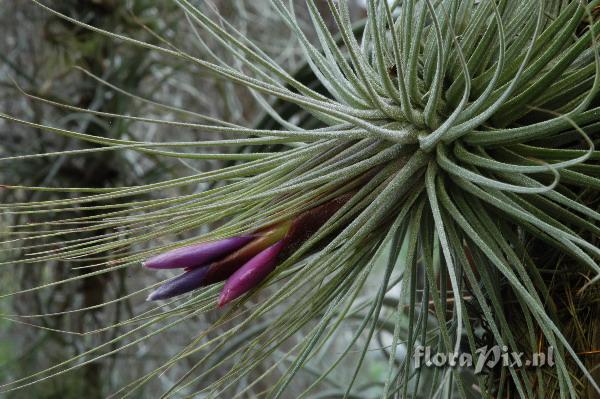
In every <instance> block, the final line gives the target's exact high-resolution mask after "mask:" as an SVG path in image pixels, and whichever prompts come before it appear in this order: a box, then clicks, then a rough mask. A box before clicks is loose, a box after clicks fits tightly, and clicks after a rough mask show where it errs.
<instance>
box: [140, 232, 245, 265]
mask: <svg viewBox="0 0 600 399" xmlns="http://www.w3.org/2000/svg"><path fill="white" fill-rule="evenodd" d="M252 239H253V237H249V236H244V237H231V238H226V239H224V240H219V241H212V242H204V243H201V244H194V245H188V246H186V247H181V248H176V249H174V250H172V251H168V252H165V253H163V254H160V255H157V256H153V257H151V258H150V259H148V260H147V261H145V262H144V267H148V268H150V269H177V268H184V267H186V268H188V267H189V268H196V267H199V266H204V265H207V264H209V263H211V262H213V261H215V260H217V259H219V258H221V257H223V256H225V255H227V254H228V253H230V252H233V251H235V250H237V249H239V248H241V247H242V246H244V245H246V244H247V243H249V242H250V241H251V240H252Z"/></svg>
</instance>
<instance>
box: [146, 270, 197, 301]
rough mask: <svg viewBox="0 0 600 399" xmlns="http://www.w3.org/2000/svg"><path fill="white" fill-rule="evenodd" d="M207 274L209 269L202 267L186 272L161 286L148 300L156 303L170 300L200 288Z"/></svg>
mask: <svg viewBox="0 0 600 399" xmlns="http://www.w3.org/2000/svg"><path fill="white" fill-rule="evenodd" d="M207 272H208V267H200V268H197V269H194V270H192V271H189V272H185V273H183V274H181V275H179V276H177V277H175V278H174V279H173V280H171V281H169V282H167V283H165V284H163V285H161V286H160V287H159V288H158V289H157V290H156V291H154V292H153V293H151V294H150V295H148V298H147V299H146V300H147V301H156V300H159V299H168V298H172V297H174V296H177V295H181V294H185V293H186V292H190V291H193V290H195V289H196V288H200V287H201V286H202V283H203V282H204V277H205V276H206V273H207Z"/></svg>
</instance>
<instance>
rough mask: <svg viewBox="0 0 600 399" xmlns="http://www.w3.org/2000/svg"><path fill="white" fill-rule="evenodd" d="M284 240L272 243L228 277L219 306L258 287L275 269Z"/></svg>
mask: <svg viewBox="0 0 600 399" xmlns="http://www.w3.org/2000/svg"><path fill="white" fill-rule="evenodd" d="M283 246H284V242H283V240H281V241H279V242H277V243H275V244H273V245H271V246H270V247H268V248H267V249H265V250H263V251H262V252H260V253H259V254H258V255H256V256H255V257H253V258H252V259H250V260H249V261H248V262H246V263H245V264H244V265H243V266H242V267H240V268H239V269H238V270H237V271H236V272H235V273H233V274H232V275H231V277H229V278H228V279H227V282H226V283H225V285H224V286H223V290H222V291H221V296H220V297H219V306H224V305H225V304H227V303H229V302H231V301H233V300H234V299H235V298H237V297H239V296H240V295H242V294H244V293H245V292H247V291H249V290H250V289H252V288H254V287H256V286H257V285H258V284H259V283H260V282H261V281H262V280H263V279H264V278H265V277H267V276H268V275H269V273H271V272H272V271H273V269H275V266H276V265H277V256H278V255H279V253H280V252H281V250H282V249H283Z"/></svg>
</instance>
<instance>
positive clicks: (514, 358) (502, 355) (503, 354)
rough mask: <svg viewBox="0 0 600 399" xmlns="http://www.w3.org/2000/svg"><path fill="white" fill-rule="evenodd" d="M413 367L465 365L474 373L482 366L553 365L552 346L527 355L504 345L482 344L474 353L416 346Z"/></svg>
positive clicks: (489, 367) (480, 370)
mask: <svg viewBox="0 0 600 399" xmlns="http://www.w3.org/2000/svg"><path fill="white" fill-rule="evenodd" d="M414 360H415V367H416V368H417V369H418V368H421V367H467V368H474V372H475V374H479V373H481V372H482V371H483V370H484V368H488V369H491V368H494V367H496V366H498V365H501V366H502V367H508V368H522V367H553V366H554V347H552V346H549V347H548V349H547V351H546V352H537V353H532V354H531V355H527V354H526V353H524V352H510V351H509V350H508V347H506V346H499V345H496V346H492V347H488V346H483V347H480V348H477V349H476V350H475V353H474V354H471V353H468V352H460V353H456V352H451V353H444V352H433V351H432V349H431V347H429V346H417V347H416V348H415V353H414Z"/></svg>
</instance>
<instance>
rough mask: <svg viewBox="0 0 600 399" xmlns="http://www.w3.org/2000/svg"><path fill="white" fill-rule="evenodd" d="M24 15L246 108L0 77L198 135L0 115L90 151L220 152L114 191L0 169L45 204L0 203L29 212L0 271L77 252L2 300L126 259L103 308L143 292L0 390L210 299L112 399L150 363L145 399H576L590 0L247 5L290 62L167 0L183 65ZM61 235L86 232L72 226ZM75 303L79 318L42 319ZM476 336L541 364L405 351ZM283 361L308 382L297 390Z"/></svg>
mask: <svg viewBox="0 0 600 399" xmlns="http://www.w3.org/2000/svg"><path fill="white" fill-rule="evenodd" d="M33 3H35V4H36V5H37V6H39V7H41V9H43V10H45V11H47V12H48V13H50V14H52V15H55V16H57V17H59V18H62V19H64V20H66V21H68V22H70V23H73V24H75V25H77V26H79V27H81V28H83V29H87V30H90V31H91V32H93V33H95V34H98V35H105V36H107V37H109V38H111V39H114V40H115V41H120V42H124V43H127V44H130V45H131V46H134V47H141V48H144V49H146V51H148V52H152V53H156V54H158V55H161V56H165V57H169V58H172V59H174V60H180V61H182V62H185V63H189V64H190V65H193V66H194V67H196V68H198V70H199V71H200V72H199V73H204V74H206V76H212V77H215V76H216V77H217V78H218V79H221V80H225V81H228V82H232V83H235V84H236V85H238V86H240V87H242V88H245V89H248V90H249V91H250V93H251V96H252V98H254V99H255V100H256V102H257V103H258V104H259V105H260V106H261V107H262V108H263V109H264V110H265V117H264V118H263V119H262V120H260V121H259V122H258V124H257V125H256V126H254V127H248V126H240V125H237V124H234V123H230V122H226V121H223V120H219V119H217V118H214V117H213V116H208V115H204V114H200V113H197V112H193V111H190V110H180V109H177V108H175V107H173V106H172V105H169V104H162V103H159V102H157V101H154V100H153V99H146V98H141V97H139V96H136V97H134V98H135V99H136V100H137V101H141V102H143V103H144V104H147V105H149V106H152V107H153V108H152V110H153V112H152V113H151V114H150V115H151V116H141V115H129V114H118V113H107V112H98V111H95V110H93V109H82V108H78V107H75V106H73V105H70V104H65V103H62V102H58V101H54V100H49V99H46V98H41V97H36V96H34V95H32V94H30V93H28V92H27V91H23V95H24V96H27V97H29V98H32V99H34V100H36V101H40V102H45V103H47V104H50V105H52V106H54V107H59V108H63V109H66V110H68V111H72V112H77V113H85V114H90V115H91V116H93V117H95V118H107V119H117V120H127V121H130V122H132V123H137V124H152V125H157V126H165V127H166V126H168V127H171V128H180V129H194V130H195V131H199V132H202V133H206V134H208V133H211V134H215V135H220V136H219V138H216V139H214V140H195V141H186V142H183V141H151V140H133V139H132V140H126V139H108V138H102V137H98V136H94V135H90V134H83V133H80V132H76V131H73V130H69V129H67V128H63V127H60V126H55V125H52V124H51V123H37V122H32V121H27V120H23V119H19V118H17V117H15V116H12V115H9V114H7V113H4V112H3V113H0V117H2V118H4V119H5V120H6V121H10V122H12V123H16V124H21V125H25V126H30V127H34V128H37V129H41V130H42V131H44V132H49V133H53V134H57V135H62V136H65V137H68V138H71V139H73V140H77V141H83V142H90V143H94V144H97V145H101V146H103V147H101V148H99V149H95V150H94V151H105V150H114V151H134V152H137V153H139V154H141V156H147V157H148V158H151V159H155V158H161V157H162V158H175V159H188V160H189V159H203V160H218V161H222V162H226V164H224V165H222V167H219V168H215V169H212V170H206V171H197V173H193V174H189V175H185V176H182V177H177V178H173V179H169V180H164V181H158V182H153V183H149V184H146V185H132V186H127V187H105V188H96V189H93V188H65V187H54V186H52V185H50V186H49V187H46V186H44V187H31V186H24V185H19V182H18V181H17V182H3V184H4V188H5V189H6V190H8V191H10V192H11V193H14V195H15V198H18V196H19V193H23V192H30V191H31V192H34V191H39V192H41V193H52V194H56V193H59V194H62V195H64V196H63V197H61V198H51V199H48V200H40V201H21V202H19V201H18V200H14V201H12V202H7V203H3V204H0V209H2V210H3V211H4V212H5V214H6V215H8V217H9V218H10V217H15V216H18V217H20V218H28V217H33V216H38V215H40V214H43V215H48V217H49V220H47V221H35V222H29V223H27V222H26V221H24V222H19V223H15V224H14V225H12V226H11V227H10V229H9V230H8V231H7V232H6V233H5V234H6V239H5V240H4V243H5V244H10V245H11V246H13V247H14V246H15V245H20V246H21V248H22V251H23V252H24V253H25V254H24V255H23V254H19V255H18V256H16V257H15V258H13V259H10V260H8V261H6V262H5V263H18V264H19V265H22V267H31V266H33V265H37V266H39V267H41V268H47V267H60V264H61V263H64V262H67V261H71V260H77V261H79V262H84V267H85V270H86V271H87V272H86V273H84V274H77V275H73V276H72V277H68V278H65V279H59V280H57V281H53V280H50V281H48V282H46V283H44V284H41V285H40V286H37V287H33V288H31V287H29V288H26V289H22V290H12V291H11V290H9V292H7V293H6V294H5V295H4V297H15V298H16V297H18V296H19V295H23V294H26V293H29V292H33V291H37V290H45V289H51V288H52V287H55V286H57V285H62V284H73V283H78V282H80V281H81V280H84V279H86V278H90V277H93V276H97V275H100V274H105V273H112V272H115V271H118V270H122V269H124V268H129V270H137V272H138V273H144V275H146V276H148V275H150V276H152V277H151V278H152V279H153V280H154V281H156V283H154V284H150V285H149V286H148V287H141V288H140V289H139V290H138V291H134V292H127V293H125V294H121V295H120V296H117V297H116V298H114V299H113V300H111V301H108V302H107V303H105V304H103V305H105V306H109V305H110V304H112V303H114V302H119V301H122V300H124V298H130V297H133V296H136V297H137V296H140V297H141V298H142V299H143V298H146V297H147V298H148V299H150V300H151V302H150V305H139V306H154V304H156V305H155V307H153V308H151V309H145V310H141V311H140V312H139V314H138V315H135V316H132V318H131V319H130V320H128V321H127V322H124V323H117V324H116V325H114V326H106V328H107V329H110V328H114V329H115V330H116V331H117V334H116V336H115V338H114V339H112V340H111V341H110V342H107V343H106V345H102V346H97V347H92V348H90V349H89V350H88V351H86V352H84V353H83V354H82V355H79V356H76V357H73V358H70V359H67V360H65V361H64V362H62V363H60V364H57V365H55V366H51V367H48V368H45V369H43V370H40V371H39V372H38V373H35V374H32V375H28V376H23V377H22V378H17V379H14V380H11V381H5V382H3V384H4V385H2V387H1V388H0V389H1V390H4V391H7V392H8V391H11V392H12V391H17V390H20V389H22V390H25V389H27V387H29V386H31V385H32V384H38V383H39V384H41V383H44V381H46V380H47V379H50V378H51V377H55V378H60V376H62V375H63V374H64V373H66V372H67V371H70V370H73V369H76V368H78V367H83V366H84V365H85V364H87V363H90V362H93V361H98V360H101V359H103V358H104V357H107V356H111V355H115V354H118V353H120V352H121V351H126V350H128V349H129V348H131V347H133V346H135V345H143V344H144V343H147V342H152V340H153V339H155V338H156V337H159V336H161V334H167V333H168V331H169V330H172V329H176V328H178V326H180V325H181V324H183V323H185V325H186V327H185V328H186V329H189V328H190V327H189V325H192V326H193V325H194V322H195V321H196V316H198V315H201V314H204V313H207V312H210V311H214V310H215V309H216V311H217V312H218V320H217V321H215V322H214V324H213V327H212V328H210V329H208V330H205V331H200V332H198V334H197V335H196V336H195V337H194V338H193V340H192V342H190V343H189V345H185V346H184V347H181V348H177V349H176V350H175V351H171V352H169V353H170V357H169V359H167V360H166V361H165V362H164V364H162V365H160V366H159V367H157V368H155V369H152V370H150V371H147V372H144V373H140V375H139V378H137V379H135V380H134V381H131V382H128V383H125V384H123V385H122V386H120V387H119V388H118V389H115V390H114V391H115V392H112V393H114V395H115V396H117V397H121V396H128V395H134V393H135V392H136V391H137V390H140V389H142V387H143V386H145V385H147V384H150V383H152V382H153V381H155V380H157V379H160V378H162V376H164V375H168V376H169V385H168V386H167V387H164V386H163V387H162V388H163V390H164V392H163V396H162V397H179V396H188V397H194V396H195V395H198V397H202V396H200V395H203V394H204V395H206V397H242V396H246V397H269V398H287V397H311V396H313V397H359V398H367V397H382V398H388V397H403V398H404V397H406V398H408V397H411V398H417V397H420V398H437V397H452V398H455V397H456V398H470V397H484V398H504V397H511V398H512V397H520V398H555V397H556V398H582V397H586V398H594V397H596V395H598V394H600V386H599V383H598V372H599V369H598V367H597V365H598V350H599V348H600V333H599V332H598V318H599V317H600V315H599V314H598V312H599V311H598V306H597V304H598V298H599V297H598V292H599V291H598V284H599V283H600V265H599V263H600V249H599V245H598V244H599V238H600V227H599V222H600V212H599V211H600V209H599V207H598V203H599V198H600V197H599V193H600V163H599V160H600V152H599V151H597V150H596V146H597V145H598V142H599V141H600V140H599V132H600V101H599V100H600V96H599V88H600V54H599V53H600V46H599V45H598V40H599V39H600V38H599V34H600V18H599V14H600V12H599V10H600V1H580V0H574V1H568V0H544V1H542V0H524V1H512V0H499V1H495V0H484V1H479V2H476V1H472V0H441V1H433V0H408V1H403V2H401V1H391V2H390V1H383V0H369V1H367V2H366V5H367V7H366V18H365V20H364V21H354V20H352V18H351V14H352V13H351V11H350V8H349V4H348V2H347V1H333V0H328V1H326V4H325V5H324V4H319V5H317V4H316V2H314V1H312V0H307V1H305V2H284V1H281V0H272V1H268V2H265V4H264V6H265V7H268V8H269V10H271V11H272V12H273V13H274V14H275V15H276V16H277V17H278V18H279V19H280V20H281V21H282V22H283V23H284V24H285V25H286V26H287V28H288V30H289V31H288V32H289V33H290V34H291V36H292V38H293V41H292V42H291V45H293V46H296V47H297V48H298V49H301V50H302V53H303V56H304V59H305V61H306V65H305V67H304V68H302V69H301V70H300V71H298V72H297V73H291V72H290V71H287V70H286V69H285V68H283V67H282V66H281V65H280V63H279V61H278V58H277V57H276V56H274V55H269V54H268V50H267V49H266V48H262V47H261V45H259V44H258V43H255V42H253V41H252V40H251V39H249V38H248V37H247V36H246V35H245V34H244V33H243V32H242V31H241V28H239V27H238V26H235V25H234V24H232V23H230V22H229V21H228V20H227V19H226V18H225V17H223V16H221V15H219V14H215V13H213V12H212V11H211V8H210V7H203V6H200V5H197V4H196V3H195V2H191V1H187V0H175V1H174V3H176V4H177V5H178V7H179V9H180V12H181V13H182V15H183V16H184V17H185V21H186V23H187V24H188V25H186V26H189V28H190V32H191V33H190V36H191V38H192V40H193V41H195V42H197V44H199V48H203V49H206V48H208V47H209V46H208V42H211V43H212V42H216V43H218V44H219V47H220V50H221V51H212V50H210V51H206V52H205V55H204V56H202V57H198V56H196V55H194V54H195V52H194V51H193V49H189V48H187V47H186V43H174V42H171V41H170V40H169V38H168V37H165V36H164V35H161V33H160V32H153V37H156V38H158V39H159V40H158V41H159V43H161V45H157V44H150V43H147V42H144V41H141V40H138V39H135V38H131V37H127V36H124V35H120V34H119V33H117V32H109V31H106V30H104V29H102V28H100V27H97V26H92V25H89V24H87V23H86V22H85V21H83V20H78V19H76V18H72V17H71V16H69V15H64V14H61V13H59V12H57V11H56V10H53V9H52V8H50V7H48V6H45V5H44V4H43V3H42V2H38V1H35V0H34V1H33ZM299 3H302V7H303V11H304V13H305V14H306V15H307V19H306V20H300V19H299V18H300V17H299V16H298V15H297V12H298V7H300V5H299ZM298 14H299V13H298ZM258 23H261V22H260V21H259V22H258ZM264 23H265V24H268V22H267V21H264ZM223 54H225V55H223ZM232 60H233V62H232ZM86 73H88V74H90V73H89V72H86ZM92 76H93V75H92ZM96 78H97V81H98V84H101V85H110V82H106V81H104V80H102V79H101V78H100V77H96ZM111 87H112V86H111ZM115 90H117V92H118V93H119V95H123V96H134V95H133V94H131V93H127V92H125V91H122V90H121V91H119V89H118V88H115ZM161 112H165V117H163V118H161V117H157V116H156V115H157V114H159V115H160V113H161ZM173 115H175V116H177V117H178V118H180V119H177V118H174V117H173ZM240 137H241V138H240ZM207 147H214V148H216V149H217V150H214V149H213V151H204V149H206V148H207ZM192 149H197V150H196V151H193V150H192ZM214 151H216V152H214ZM219 151H222V152H219ZM86 152H89V150H88V149H83V150H70V151H63V152H58V153H51V154H24V155H22V156H14V157H5V158H3V159H2V162H3V163H4V164H7V165H8V164H10V163H16V162H20V161H23V160H25V159H30V158H32V157H41V156H57V155H59V156H77V155H85V153H86ZM198 187H201V188H202V189H197V188H198ZM173 192H176V193H177V194H173ZM207 226H210V228H207ZM79 229H84V230H85V231H87V232H94V231H103V232H104V233H102V234H99V235H97V236H94V237H92V238H85V239H83V238H81V237H79V236H78V234H79V233H80V230H79ZM109 230H110V232H108V233H106V231H109ZM113 231H114V232H113ZM7 252H9V249H7ZM107 253H108V254H110V255H106V254H107ZM141 263H143V264H144V265H145V266H146V268H144V269H141V268H140V267H139V265H140V264H141ZM57 264H58V265H57ZM140 269H141V270H140ZM149 269H152V270H149ZM156 269H160V270H156ZM164 269H169V270H166V271H165V270H164ZM170 269H181V270H180V272H179V275H175V274H172V273H171V272H172V270H170ZM162 273H169V274H162ZM49 275H51V274H49ZM157 276H161V277H157ZM164 276H166V279H163V277H164ZM138 294H139V295H138ZM148 295H149V296H148ZM4 297H3V298H4ZM155 301H158V302H155ZM229 303H231V306H226V307H225V306H224V305H226V304H229ZM77 310H79V311H86V310H89V308H84V309H74V310H68V311H64V310H60V311H56V312H54V311H51V312H52V314H50V315H46V316H47V317H52V316H55V315H61V314H66V313H68V312H72V311H77ZM36 316H40V317H41V315H36ZM348 326H351V327H350V328H347V327H348ZM192 328H193V327H192ZM216 328H224V331H223V332H221V333H220V334H213V332H214V329H216ZM121 329H122V330H121ZM194 331H195V330H194ZM343 332H345V333H346V334H344V333H343ZM340 337H346V338H347V340H345V341H344V342H343V343H340V341H339V340H340V339H341V338H340ZM374 338H379V341H378V345H377V353H378V354H379V357H378V358H376V357H374V356H372V354H371V352H373V351H372V350H370V349H375V348H374V347H373V346H370V345H371V343H372V341H374ZM483 344H493V345H498V346H500V347H505V348H507V351H509V352H514V353H539V352H544V351H545V350H546V349H547V348H549V347H552V348H553V350H554V360H555V365H554V367H552V368H546V369H539V368H538V369H536V368H526V367H520V368H519V367H502V368H489V369H486V370H485V372H484V373H482V374H478V375H475V376H473V375H472V374H469V373H468V371H465V370H462V369H460V368H456V367H447V368H434V369H431V368H430V369H428V368H425V367H419V368H416V367H415V363H414V362H413V361H412V359H413V358H414V354H415V348H417V347H420V346H428V347H430V348H431V350H432V351H433V352H440V353H449V352H452V353H459V352H460V353H462V352H468V353H471V354H475V353H477V351H478V348H479V347H480V346H482V345H483ZM336 345H337V346H336ZM377 362H379V363H381V364H380V365H381V369H383V370H385V371H382V372H381V373H380V374H379V377H373V374H372V373H370V371H369V370H366V365H365V364H366V363H369V364H373V363H377ZM181 364H185V365H186V367H185V368H184V369H183V370H181V369H179V368H176V365H181ZM340 369H342V371H340ZM334 373H337V374H335V377H333V376H334ZM301 374H302V375H304V374H306V375H309V376H310V377H311V378H310V379H309V380H308V382H305V383H304V384H298V383H296V380H297V377H298V376H299V375H301ZM328 395H329V396H328Z"/></svg>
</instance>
